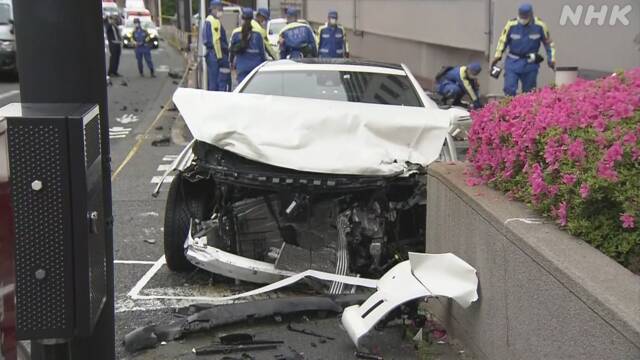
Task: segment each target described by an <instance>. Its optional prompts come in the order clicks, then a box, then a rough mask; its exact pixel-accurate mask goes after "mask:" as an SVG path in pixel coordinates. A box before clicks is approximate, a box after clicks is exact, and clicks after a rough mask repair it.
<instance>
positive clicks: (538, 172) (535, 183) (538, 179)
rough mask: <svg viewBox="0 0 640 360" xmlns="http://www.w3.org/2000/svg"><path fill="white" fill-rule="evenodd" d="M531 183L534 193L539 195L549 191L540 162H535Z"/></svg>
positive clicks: (530, 178)
mask: <svg viewBox="0 0 640 360" xmlns="http://www.w3.org/2000/svg"><path fill="white" fill-rule="evenodd" d="M529 183H530V184H531V191H532V192H533V194H534V195H539V194H541V193H544V192H546V191H547V184H546V183H545V182H544V174H543V173H542V166H540V164H533V166H532V170H531V176H530V177H529Z"/></svg>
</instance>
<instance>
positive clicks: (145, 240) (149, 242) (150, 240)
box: [144, 239, 156, 245]
mask: <svg viewBox="0 0 640 360" xmlns="http://www.w3.org/2000/svg"><path fill="white" fill-rule="evenodd" d="M144 242H146V243H147V244H151V245H153V244H155V243H156V239H144Z"/></svg>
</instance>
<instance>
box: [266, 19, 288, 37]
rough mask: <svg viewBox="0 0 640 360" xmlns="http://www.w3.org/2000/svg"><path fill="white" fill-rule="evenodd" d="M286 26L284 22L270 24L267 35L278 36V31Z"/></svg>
mask: <svg viewBox="0 0 640 360" xmlns="http://www.w3.org/2000/svg"><path fill="white" fill-rule="evenodd" d="M286 25H287V23H286V22H270V23H269V35H276V34H280V31H281V30H282V29H284V27H285V26H286Z"/></svg>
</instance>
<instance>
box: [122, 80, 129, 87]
mask: <svg viewBox="0 0 640 360" xmlns="http://www.w3.org/2000/svg"><path fill="white" fill-rule="evenodd" d="M120 86H125V87H126V86H129V84H128V83H127V82H126V81H124V80H122V81H121V82H120Z"/></svg>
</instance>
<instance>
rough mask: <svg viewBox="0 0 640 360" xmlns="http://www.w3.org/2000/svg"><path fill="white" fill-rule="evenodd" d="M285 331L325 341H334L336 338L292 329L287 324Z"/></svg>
mask: <svg viewBox="0 0 640 360" xmlns="http://www.w3.org/2000/svg"><path fill="white" fill-rule="evenodd" d="M287 330H289V331H292V332H296V333H300V334H304V335H308V336H313V337H317V338H322V339H326V340H335V339H336V338H334V337H331V336H325V335H321V334H318V333H316V332H313V331H311V330H307V329H297V328H294V327H293V326H292V325H291V323H289V325H287Z"/></svg>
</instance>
